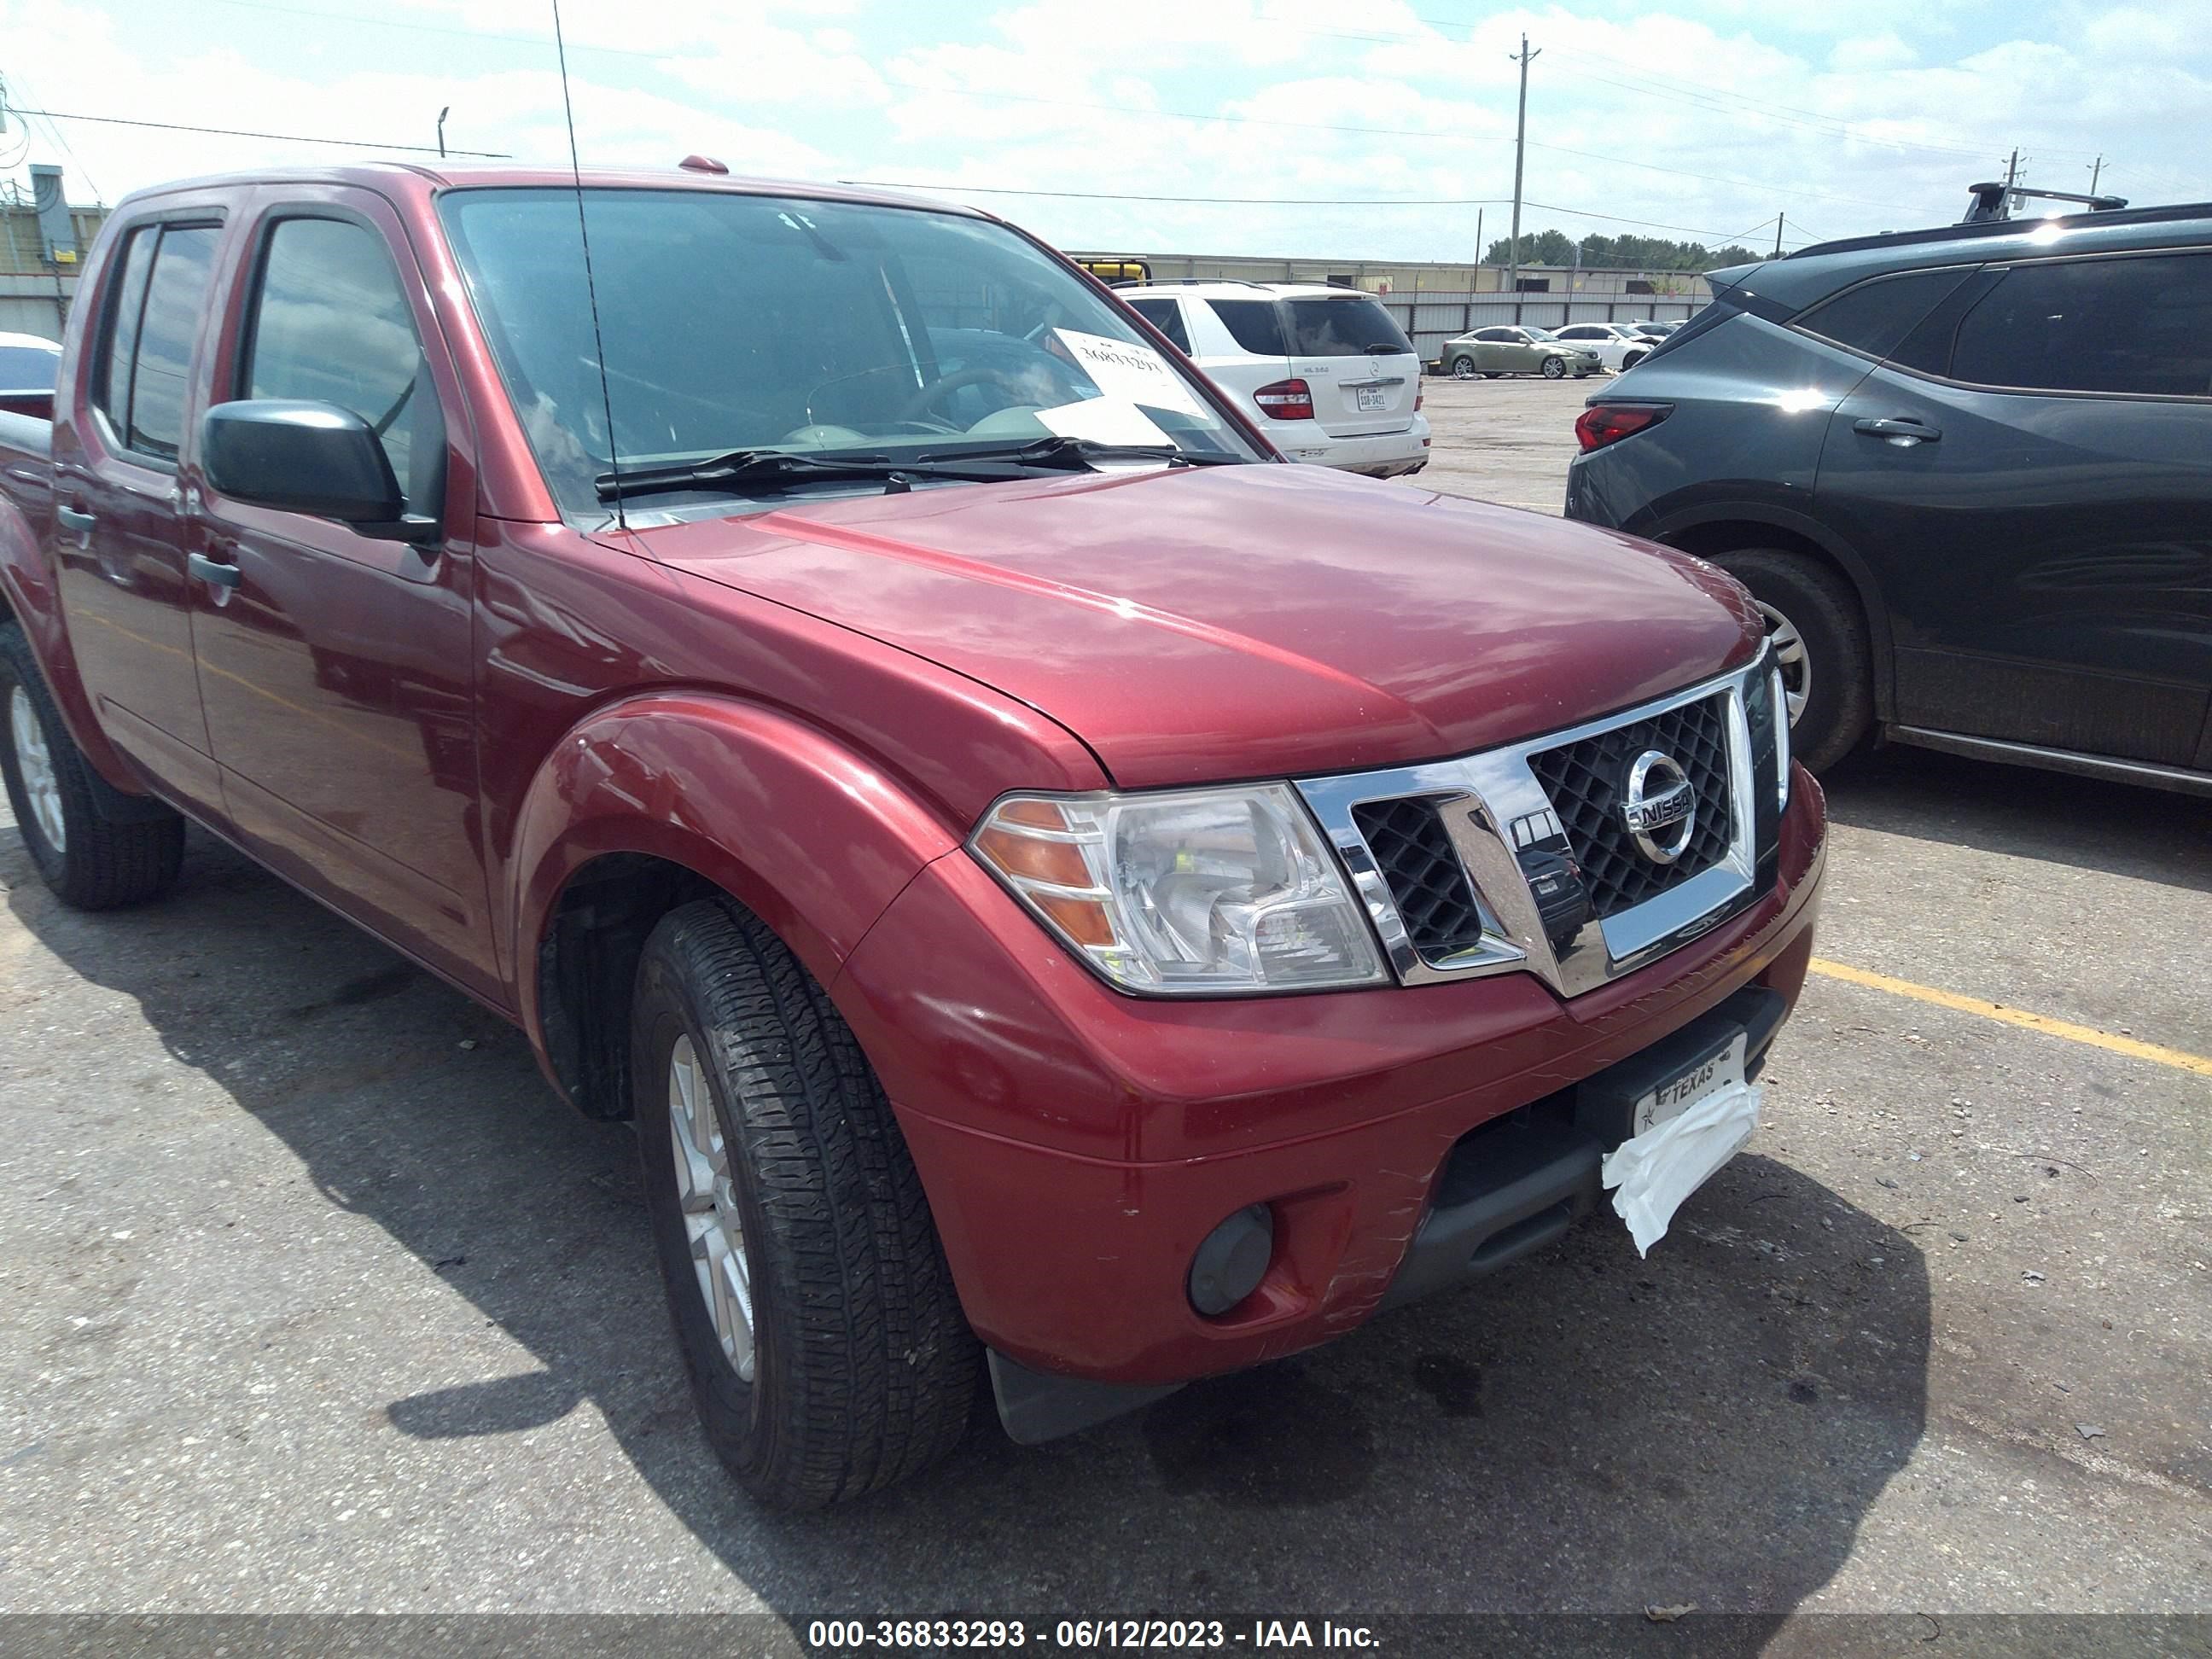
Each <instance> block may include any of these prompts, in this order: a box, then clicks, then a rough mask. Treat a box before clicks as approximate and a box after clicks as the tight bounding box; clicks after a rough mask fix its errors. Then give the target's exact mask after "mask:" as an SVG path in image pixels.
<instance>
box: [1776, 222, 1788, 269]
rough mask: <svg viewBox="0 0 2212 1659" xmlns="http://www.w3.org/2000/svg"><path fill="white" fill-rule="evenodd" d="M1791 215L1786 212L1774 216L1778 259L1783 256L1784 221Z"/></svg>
mask: <svg viewBox="0 0 2212 1659" xmlns="http://www.w3.org/2000/svg"><path fill="white" fill-rule="evenodd" d="M1787 217H1789V215H1787V214H1785V213H1778V214H1776V215H1775V216H1774V257H1775V258H1778V259H1779V258H1781V257H1782V222H1783V221H1784V219H1786V218H1787Z"/></svg>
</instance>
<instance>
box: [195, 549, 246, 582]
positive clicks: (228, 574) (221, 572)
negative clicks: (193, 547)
mask: <svg viewBox="0 0 2212 1659" xmlns="http://www.w3.org/2000/svg"><path fill="white" fill-rule="evenodd" d="M185 568H186V569H187V570H189V571H191V573H192V575H193V577H194V578H195V579H196V580H199V581H204V582H209V583H212V584H213V585H214V586H217V587H235V586H238V584H239V582H240V580H242V578H241V574H240V571H239V568H238V567H237V566H236V565H234V564H218V563H216V561H214V560H213V559H210V558H208V557H207V556H204V555H203V554H199V553H192V554H188V555H186V556H185Z"/></svg>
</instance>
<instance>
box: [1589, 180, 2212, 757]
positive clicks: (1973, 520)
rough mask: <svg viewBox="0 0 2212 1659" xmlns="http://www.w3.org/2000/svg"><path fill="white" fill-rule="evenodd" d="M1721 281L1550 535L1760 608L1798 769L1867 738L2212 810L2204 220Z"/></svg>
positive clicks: (1995, 242) (2208, 257)
mask: <svg viewBox="0 0 2212 1659" xmlns="http://www.w3.org/2000/svg"><path fill="white" fill-rule="evenodd" d="M1711 282H1712V284H1713V289H1714V294H1715V298H1714V300H1713V302H1712V304H1711V306H1709V307H1707V308H1706V309H1705V311H1703V312H1701V313H1699V315H1698V316H1697V317H1696V318H1695V319H1693V320H1692V322H1691V323H1690V324H1689V325H1687V326H1686V327H1684V328H1681V329H1680V330H1678V331H1676V332H1675V333H1674V335H1673V336H1672V337H1669V338H1668V339H1667V340H1666V341H1664V342H1663V343H1661V344H1660V345H1659V346H1658V347H1656V349H1654V350H1653V351H1652V353H1651V354H1650V356H1648V357H1646V358H1645V359H1644V361H1643V362H1642V363H1640V364H1639V365H1638V367H1637V369H1636V372H1635V373H1634V374H1632V375H1629V376H1627V377H1626V379H1624V380H1620V381H1619V382H1617V383H1616V384H1615V385H1614V386H1608V387H1607V390H1606V391H1605V392H1602V393H1601V394H1600V395H1599V396H1597V397H1595V398H1592V399H1590V401H1589V407H1588V408H1587V409H1586V410H1584V411H1583V415H1582V416H1581V418H1580V419H1579V420H1578V421H1577V422H1576V434H1577V438H1578V440H1579V441H1580V442H1581V445H1582V447H1583V453H1582V454H1581V455H1580V456H1578V457H1577V459H1576V460H1575V462H1574V464H1573V465H1572V467H1571V469H1570V470H1569V472H1568V477H1567V503H1566V511H1567V516H1568V517H1569V518H1571V519H1581V520H1587V521H1589V522H1590V523H1594V524H1601V525H1607V526H1612V527H1613V528H1616V529H1620V530H1625V531H1628V532H1632V533H1633V534H1636V535H1638V536H1644V537H1648V538H1650V539H1652V540H1654V541H1659V542H1665V543H1668V544H1671V545H1673V546H1675V547H1679V548H1682V549H1685V550H1688V551H1690V552H1693V553H1697V554H1699V555H1701V556H1704V557H1705V558H1708V559H1711V561H1712V562H1714V563H1716V564H1717V565H1719V566H1721V567H1722V568H1723V569H1726V570H1728V571H1729V573H1730V574H1733V575H1735V577H1736V578H1737V579H1738V580H1741V582H1742V583H1743V584H1744V585H1745V586H1747V588H1749V589H1750V591H1751V593H1752V597H1753V599H1755V600H1756V601H1757V602H1758V604H1759V608H1760V609H1761V610H1762V611H1764V612H1765V616H1766V618H1767V622H1768V624H1769V629H1770V631H1771V634H1772V635H1773V636H1774V637H1775V641H1776V644H1777V647H1778V652H1779V653H1780V656H1781V659H1782V660H1783V662H1784V665H1785V683H1786V686H1787V690H1788V692H1789V696H1790V720H1791V721H1792V723H1793V727H1794V731H1793V738H1794V740H1795V743H1796V749H1797V752H1798V753H1799V755H1800V757H1802V758H1803V759H1804V761H1805V762H1806V763H1807V764H1808V765H1809V766H1811V767H1813V768H1814V769H1815V770H1818V769H1820V768H1821V767H1823V766H1826V765H1827V764H1829V763H1832V762H1834V761H1836V760H1837V759H1838V758H1839V757H1842V756H1843V755H1844V754H1845V753H1847V752H1848V751H1849V750H1851V749H1852V748H1853V747H1855V746H1856V745H1857V744H1859V743H1860V742H1861V741H1862V740H1863V739H1864V738H1867V737H1869V735H1870V734H1874V733H1876V732H1879V733H1880V734H1881V735H1884V736H1887V737H1888V738H1893V739H1895V740H1897V741H1900V742H1908V743H1916V744H1924V745H1927V746H1929V747H1931V748H1936V749H1944V750H1953V751H1954V752H1958V753H1962V754H1969V755H1975V756H1979V757H1984V758H1986V759H1992V760H2001V761H2011V762H2015V763H2022V764H2027V765H2037V766H2047V767H2051V768H2055V769H2058V770H2061V771H2068V772H2075V773H2081V774H2087V775H2106V776H2113V777H2118V778H2124V779H2128V780H2131V781H2136V782H2141V783H2149V784H2154V785H2158V786H2160V787H2167V788H2173V789H2180V790H2184V791H2187V792H2189V793H2199V794H2212V718H2209V717H2212V205H2204V204H2199V205H2195V206H2188V207H2169V208H2153V209H2141V210H2133V211H2106V212H2090V213H2083V214H2077V215H2072V216H2066V217H2061V218H2052V219H2030V220H2020V219H2015V220H2006V221H2001V222H1995V223H1970V224H1963V225H1958V226H1953V227H1949V228H1944V229H1940V230H1929V231H1917V232H1909V233H1905V234H1891V235H1886V236H1878V237H1867V238H1862V239H1860V240H1852V241H1842V242H1828V243H1824V244H1822V245H1820V246H1816V247H1811V248H1807V249H1805V250H1804V251H1803V252H1799V253H1795V254H1792V255H1790V257H1789V258H1784V259H1778V260H1775V261H1772V262H1771V263H1768V264H1757V265H1745V266H1739V267H1736V268H1735V269H1733V270H1722V271H1716V272H1714V273H1713V274H1712V276H1711Z"/></svg>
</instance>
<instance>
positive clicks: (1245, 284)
mask: <svg viewBox="0 0 2212 1659" xmlns="http://www.w3.org/2000/svg"><path fill="white" fill-rule="evenodd" d="M1209 283H1210V284H1213V285H1216V286H1219V287H1223V288H1267V287H1268V286H1270V284H1268V283H1255V282H1254V281H1253V280H1252V279H1251V278H1250V277H1249V276H1155V277H1153V278H1152V280H1151V281H1149V282H1141V283H1111V284H1109V286H1110V287H1114V288H1200V287H1204V286H1206V285H1207V284H1209Z"/></svg>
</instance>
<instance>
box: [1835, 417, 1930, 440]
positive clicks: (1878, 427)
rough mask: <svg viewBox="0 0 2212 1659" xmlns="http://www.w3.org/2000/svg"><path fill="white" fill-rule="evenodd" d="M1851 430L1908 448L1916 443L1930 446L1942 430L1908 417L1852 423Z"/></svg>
mask: <svg viewBox="0 0 2212 1659" xmlns="http://www.w3.org/2000/svg"><path fill="white" fill-rule="evenodd" d="M1851 430H1852V431H1854V432H1864V433H1867V434H1869V435H1871V436H1874V437H1876V438H1887V439H1888V440H1889V441H1890V442H1892V443H1893V444H1904V445H1906V446H1908V447H1910V446H1911V445H1913V444H1917V443H1919V444H1932V443H1934V442H1935V441H1936V440H1937V439H1938V438H1940V437H1942V435H1943V428H1941V427H1937V426H1929V424H1928V423H1927V422H1924V421H1916V420H1913V419H1911V417H1910V416H1901V417H1899V418H1897V419H1894V420H1869V421H1854V422H1851Z"/></svg>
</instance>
